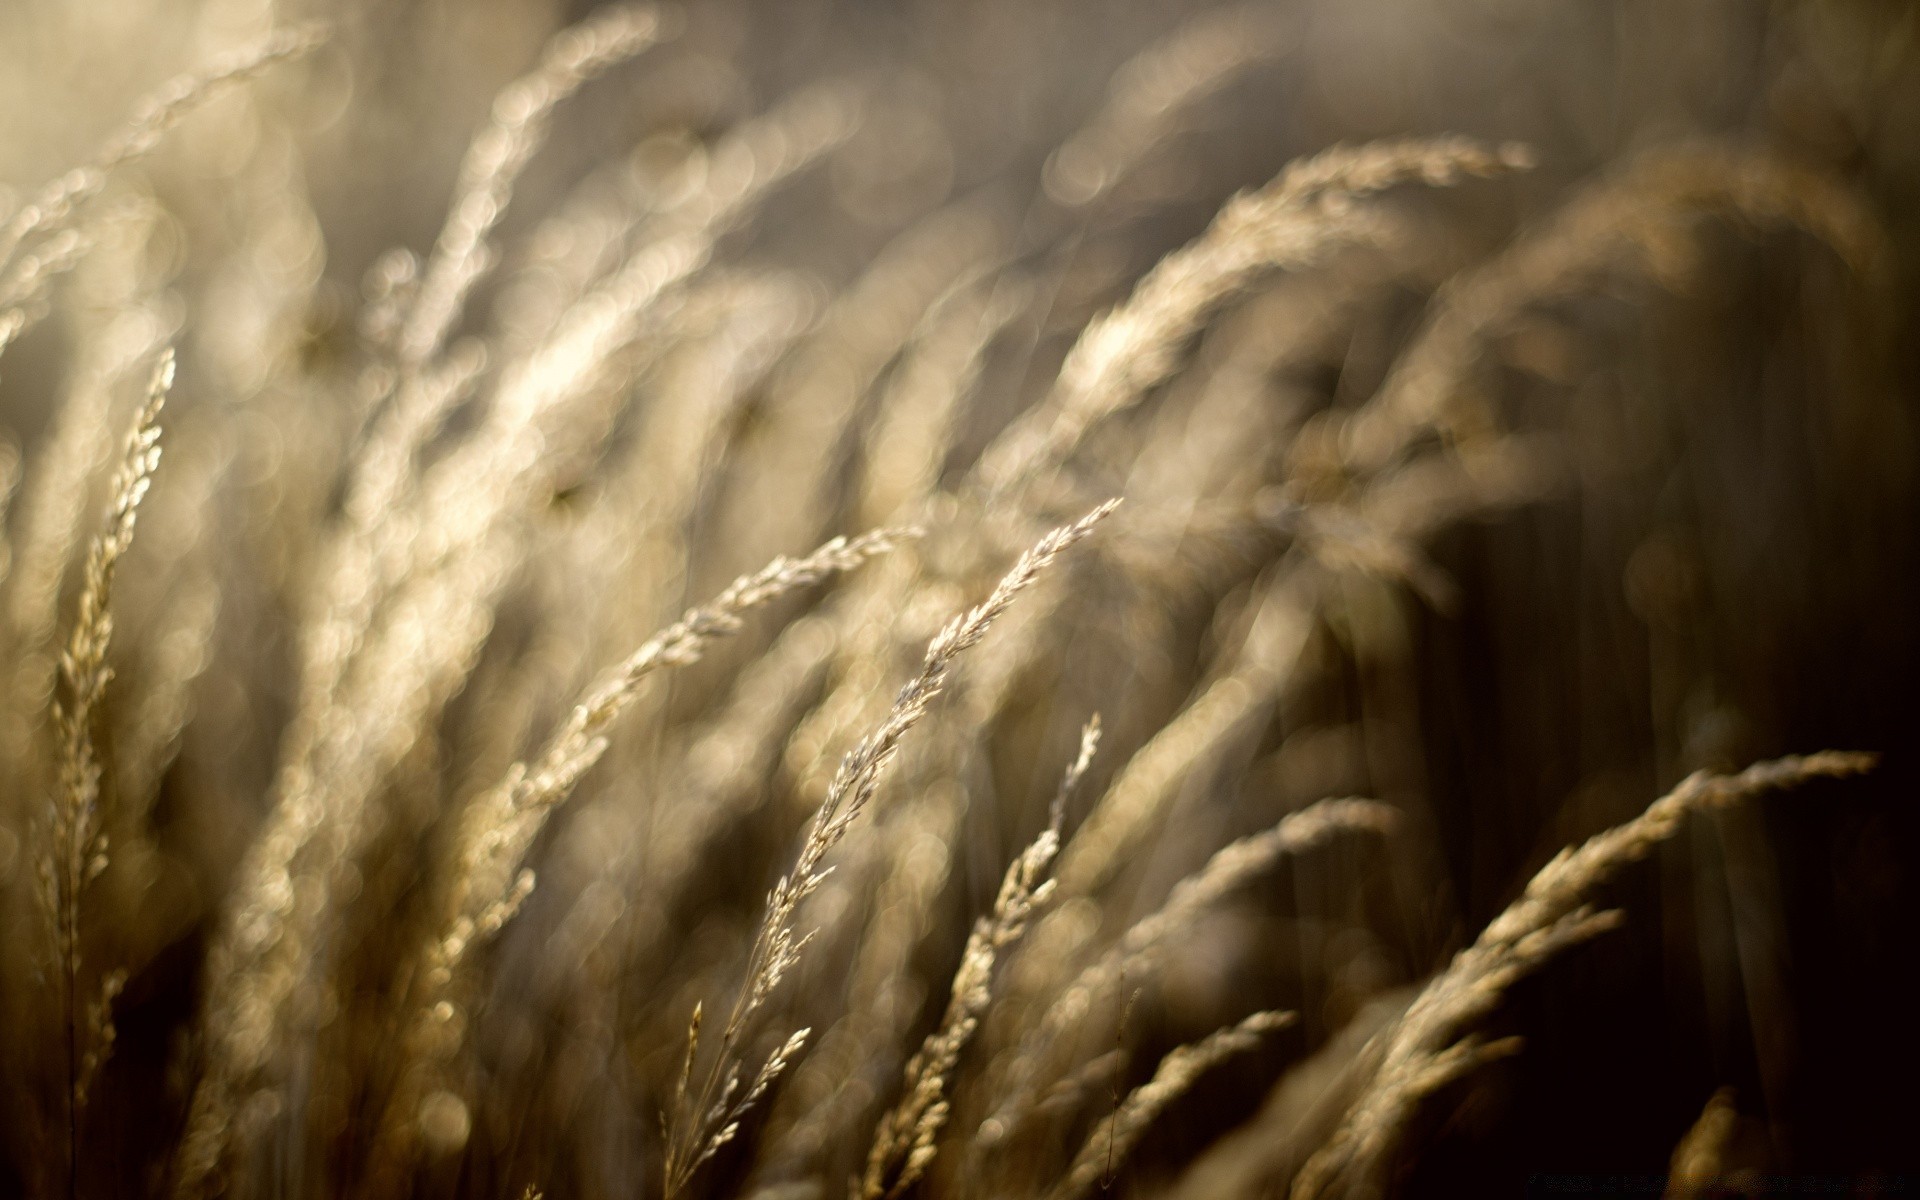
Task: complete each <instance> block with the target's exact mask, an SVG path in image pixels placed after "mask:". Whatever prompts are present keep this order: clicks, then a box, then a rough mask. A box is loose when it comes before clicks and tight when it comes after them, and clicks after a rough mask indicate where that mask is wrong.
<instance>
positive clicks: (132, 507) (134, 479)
mask: <svg viewBox="0 0 1920 1200" xmlns="http://www.w3.org/2000/svg"><path fill="white" fill-rule="evenodd" d="M172 384H173V353H172V351H170V350H169V351H167V352H165V353H163V354H162V355H161V356H160V362H159V364H158V365H157V366H156V367H155V368H154V372H153V381H152V384H151V385H150V386H149V387H148V389H147V399H146V402H145V403H144V404H143V405H141V407H140V411H139V413H138V414H137V415H136V416H135V418H134V422H133V428H132V431H131V432H129V433H128V435H127V440H126V446H125V449H124V450H123V451H122V453H121V458H120V466H119V468H118V469H117V470H115V472H114V475H113V480H112V483H111V485H110V488H111V492H110V494H111V495H112V501H111V503H110V506H109V507H108V510H107V515H106V520H105V521H104V522H103V523H102V526H101V528H100V530H99V532H97V533H96V534H95V535H94V537H93V541H92V542H91V544H89V546H88V548H87V560H86V568H85V570H86V574H85V577H84V581H83V582H82V584H81V588H80V601H79V606H78V609H77V611H76V612H75V614H74V621H73V633H72V635H71V636H70V637H69V638H68V641H67V647H66V650H65V651H64V652H63V653H62V654H61V656H60V690H61V691H62V692H63V693H64V698H61V699H56V700H55V701H54V705H53V727H54V729H53V732H54V740H55V743H56V749H55V761H56V763H57V764H58V777H57V779H56V780H55V784H54V794H53V798H52V802H51V804H50V805H49V812H48V816H47V827H48V828H47V832H48V842H49V846H48V855H47V857H46V858H44V859H42V860H41V864H40V888H41V896H42V900H43V902H44V903H45V905H46V909H47V914H48V916H49V918H50V919H51V923H52V926H53V940H54V946H55V953H56V956H57V958H58V961H59V968H60V980H61V986H60V996H61V1004H62V1006H63V1010H64V1020H63V1021H62V1026H63V1028H64V1032H65V1038H66V1067H67V1097H66V1100H67V1104H66V1109H67V1112H66V1116H67V1155H68V1158H67V1169H68V1173H69V1177H70V1178H71V1177H72V1176H73V1175H74V1174H75V1173H76V1172H77V1171H78V1170H79V1154H80V1133H79V1123H80V1115H81V1112H82V1111H83V1109H84V1108H85V1105H86V1100H87V1091H88V1089H89V1087H90V1085H91V1084H92V1082H93V1078H94V1076H95V1075H96V1074H97V1073H98V1071H99V1069H100V1067H101V1066H102V1065H103V1064H104V1062H105V1060H106V1056H107V1054H108V1052H109V1051H110V1049H111V1047H112V1043H113V1037H114V1033H113V1018H112V1005H113V1000H114V997H115V996H116V995H117V994H118V993H119V990H120V985H121V982H122V981H123V979H124V976H122V975H120V974H119V973H117V972H114V973H109V974H107V975H106V976H105V978H104V980H103V982H102V985H101V991H100V995H99V998H98V999H97V1000H96V1001H94V1002H93V1004H92V1006H91V1011H90V1012H84V1010H83V1008H82V1004H81V1001H80V997H79V991H80V969H81V961H80V960H81V950H82V939H81V930H80V896H81V892H82V891H83V890H84V889H85V887H86V886H87V884H88V883H90V882H92V881H93V880H94V879H95V878H97V877H98V876H99V874H100V872H102V871H104V870H105V869H106V866H107V839H106V835H105V833H104V832H103V831H102V829H101V822H100V759H99V753H98V751H97V749H96V748H95V746H94V740H93V720H94V715H95V712H96V710H97V709H98V708H99V705H100V700H101V697H102V696H103V695H105V693H106V688H107V683H108V681H109V680H111V679H112V678H113V671H112V669H111V668H110V667H108V666H107V647H108V644H109V643H110V642H111V641H112V640H113V611H112V602H113V578H114V573H115V570H116V568H117V567H118V566H119V563H120V560H121V558H122V557H124V556H125V555H126V553H127V550H128V549H129V548H130V547H131V546H132V545H133V530H134V524H135V522H136V521H137V519H138V517H139V513H140V501H141V500H142V499H144V498H145V497H146V494H147V489H148V488H149V487H150V486H151V485H152V482H153V473H154V470H155V469H156V468H158V467H159V465H160V424H159V420H160V409H161V407H162V406H163V405H164V404H165V403H166V398H167V390H168V389H169V388H170V387H171V386H172ZM83 1012H84V1015H83Z"/></svg>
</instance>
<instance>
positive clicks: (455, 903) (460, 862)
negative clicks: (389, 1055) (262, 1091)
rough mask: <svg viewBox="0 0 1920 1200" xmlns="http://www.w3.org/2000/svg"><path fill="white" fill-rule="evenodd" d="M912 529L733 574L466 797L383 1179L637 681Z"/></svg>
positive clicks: (382, 1157) (381, 1156)
mask: <svg viewBox="0 0 1920 1200" xmlns="http://www.w3.org/2000/svg"><path fill="white" fill-rule="evenodd" d="M918 532H919V531H917V530H913V529H882V530H877V531H875V532H872V533H867V534H862V535H861V536H859V537H855V538H845V537H840V538H835V539H833V540H832V541H830V542H828V543H827V544H826V545H824V546H821V547H820V548H819V549H817V550H815V551H814V552H813V553H811V554H809V555H807V556H805V557H804V558H798V559H793V558H786V557H781V558H776V559H775V560H774V561H772V562H771V563H768V564H767V565H766V566H765V567H763V568H761V569H760V570H759V571H756V572H754V573H753V574H751V575H745V576H742V577H741V578H739V579H737V580H735V581H734V582H733V583H732V584H730V585H729V586H728V587H727V588H726V589H725V590H724V591H722V592H721V593H720V594H719V595H718V596H716V597H715V598H714V599H713V600H712V601H711V602H709V603H708V604H705V605H702V606H700V607H698V608H695V609H692V610H691V611H689V612H688V613H687V614H686V615H685V616H683V617H682V618H681V619H680V620H678V621H676V622H675V623H674V624H672V625H671V626H669V627H667V628H666V629H664V630H662V631H661V632H660V633H658V634H656V635H655V636H654V637H652V638H650V639H648V641H647V642H646V643H645V644H644V645H642V646H640V647H639V648H638V649H637V650H635V651H634V652H633V653H632V654H630V655H629V656H627V658H626V659H624V660H623V661H621V662H620V663H618V664H616V665H615V666H614V667H612V668H610V669H608V670H607V671H605V672H603V673H602V674H601V676H600V677H599V678H598V679H597V680H595V681H594V683H593V684H592V685H591V686H590V687H589V688H588V689H587V690H586V692H585V694H584V695H583V696H582V697H581V698H580V700H579V701H578V702H577V703H576V704H575V705H574V706H573V709H572V712H571V713H570V715H569V716H568V718H567V720H566V723H565V724H563V725H562V726H561V727H560V728H559V729H558V730H556V731H555V732H554V734H553V736H552V737H551V738H550V739H549V740H548V741H547V744H546V747H545V748H544V749H543V750H542V751H541V752H540V755H539V756H538V757H537V758H536V759H534V760H533V761H532V762H531V763H526V762H521V763H515V764H514V765H513V767H512V768H511V769H509V770H508V772H507V774H506V777H505V778H504V779H502V780H501V781H500V782H499V783H498V784H497V785H495V786H494V787H493V788H491V789H489V790H488V791H487V792H486V793H485V794H484V795H482V796H480V797H479V798H477V799H476V800H474V801H473V803H472V804H471V805H470V806H469V807H468V809H467V811H466V813H465V815H464V817H463V819H462V822H461V826H460V834H459V839H458V844H457V846H456V848H455V850H454V854H453V876H452V879H451V880H450V882H449V883H448V885H447V887H446V892H445V896H444V899H443V901H442V902H441V903H440V905H439V906H438V907H440V908H441V910H442V911H443V913H444V915H443V917H442V921H443V924H442V925H441V927H440V929H439V931H438V932H437V933H436V935H435V937H434V938H433V939H432V940H431V941H430V942H429V943H428V944H427V946H426V947H425V948H424V949H423V950H422V951H421V953H420V954H419V955H418V958H417V966H416V967H415V970H414V972H413V977H414V978H415V980H416V981H417V982H416V989H417V990H416V993H415V994H414V996H413V997H411V1009H412V1016H411V1017H410V1019H409V1021H408V1024H407V1027H406V1030H407V1031H406V1034H405V1038H404V1042H403V1045H402V1054H403V1058H402V1062H401V1064H400V1067H399V1070H398V1072H397V1076H396V1077H397V1078H398V1079H399V1080H400V1083H399V1086H398V1087H397V1088H396V1090H395V1098H394V1100H393V1101H392V1102H391V1104H390V1106H389V1112H390V1116H389V1118H388V1119H387V1120H386V1121H384V1122H382V1124H381V1129H382V1130H383V1145H382V1147H381V1148H380V1149H378V1150H377V1151H376V1156H375V1164H374V1168H373V1173H374V1175H375V1176H376V1179H377V1180H380V1181H381V1183H383V1184H384V1186H386V1187H388V1188H391V1187H393V1186H395V1184H396V1183H397V1180H396V1179H395V1178H394V1176H395V1175H396V1174H397V1173H398V1172H399V1171H401V1170H402V1169H404V1167H405V1166H406V1165H408V1161H409V1158H410V1155H411V1149H412V1146H413V1144H414V1139H413V1136H412V1131H413V1129H414V1126H415V1110H416V1109H417V1108H418V1107H419V1102H420V1100H421V1098H422V1096H423V1095H424V1094H425V1092H426V1089H427V1088H428V1087H429V1086H430V1085H431V1083H432V1082H433V1079H432V1075H433V1073H434V1070H435V1068H436V1067H437V1065H438V1064H440V1063H443V1062H445V1061H446V1060H447V1059H448V1058H449V1057H450V1056H451V1055H452V1053H453V1052H454V1051H455V1049H456V1048H457V1043H458V1035H457V1029H458V1025H456V1024H455V1017H456V1015H457V1010H456V1008H455V1005H454V1002H453V999H452V998H453V997H454V996H455V994H456V990H457V989H456V987H455V976H456V973H457V972H458V971H459V970H460V967H461V964H462V963H464V962H465V961H466V960H467V957H468V955H469V953H470V952H471V949H472V947H473V946H474V944H475V943H477V942H480V941H482V940H484V939H487V938H490V937H491V936H493V935H494V934H495V933H497V932H498V931H499V929H500V927H501V926H502V925H503V924H505V923H506V922H507V921H508V920H510V919H511V918H512V916H513V914H514V912H515V911H517V909H518V908H519V906H520V904H521V903H522V902H523V901H524V900H525V898H526V896H527V895H528V893H529V892H530V891H531V890H532V886H533V873H532V872H531V871H528V870H522V869H521V868H520V863H521V861H522V859H523V858H524V857H525V855H526V852H527V848H528V847H529V846H530V845H531V844H532V842H533V840H534V839H535V838H536V837H537V836H538V835H539V832H540V830H541V828H542V827H543V826H544V825H545V823H546V819H547V816H548V815H549V814H550V813H551V811H552V810H553V808H554V807H555V806H556V805H558V804H559V803H560V802H561V801H563V800H564V799H565V798H566V797H567V795H568V794H569V793H570V792H572V790H573V787H574V784H575V783H576V782H577V781H578V780H579V778H580V777H581V776H582V775H584V774H585V773H586V772H587V771H588V770H590V769H591V768H592V767H593V765H594V763H596V762H597V761H598V760H599V758H600V756H601V755H602V754H603V753H604V752H605V751H606V748H607V734H608V731H609V730H610V729H611V727H612V726H613V724H614V722H615V721H616V720H617V719H618V718H619V717H620V715H621V714H622V713H624V712H625V711H626V710H627V709H628V708H629V707H631V706H632V704H633V702H634V699H635V698H636V697H637V696H638V694H639V692H640V688H641V685H642V683H643V682H644V681H645V680H646V679H647V678H648V676H650V675H652V674H653V673H654V672H655V671H657V670H660V669H662V668H664V667H676V666H685V665H687V664H689V663H693V662H697V661H698V660H699V658H700V656H701V654H702V653H703V652H704V650H705V648H706V645H707V644H708V643H709V642H711V641H713V640H714V639H716V638H720V637H724V636H726V635H728V634H731V633H734V632H736V631H737V630H739V629H740V627H741V625H742V624H743V622H744V618H745V615H746V614H747V613H748V612H750V611H751V610H753V609H755V608H759V607H761V606H763V605H766V604H768V603H770V602H772V601H773V600H775V599H777V598H779V597H781V596H783V595H786V594H788V593H790V592H793V591H795V590H797V589H799V588H803V587H809V586H811V585H813V584H815V583H818V582H820V581H821V580H822V579H825V578H827V577H828V576H829V575H832V574H836V573H838V572H842V571H850V570H852V569H853V568H855V567H857V566H859V565H860V564H861V563H864V562H866V561H867V560H868V559H869V558H872V557H874V556H876V555H880V554H884V553H886V552H887V551H888V550H890V549H892V548H893V547H894V546H895V545H897V544H898V543H899V542H900V541H902V540H903V539H906V538H909V537H913V536H917V534H918Z"/></svg>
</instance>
